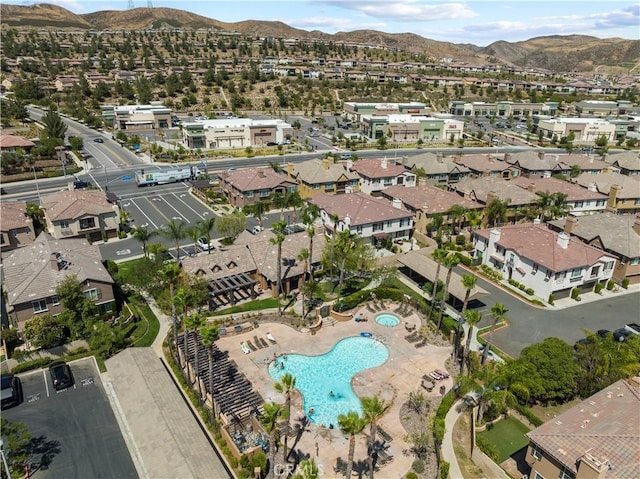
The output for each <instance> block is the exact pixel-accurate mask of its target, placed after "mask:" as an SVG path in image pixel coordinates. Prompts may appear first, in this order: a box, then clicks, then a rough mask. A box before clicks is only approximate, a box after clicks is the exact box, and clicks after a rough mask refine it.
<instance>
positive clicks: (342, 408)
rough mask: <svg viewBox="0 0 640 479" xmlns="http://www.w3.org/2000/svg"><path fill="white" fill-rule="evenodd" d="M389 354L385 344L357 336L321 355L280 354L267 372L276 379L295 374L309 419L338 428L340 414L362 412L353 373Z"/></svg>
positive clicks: (379, 361) (373, 365) (376, 363)
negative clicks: (353, 381)
mask: <svg viewBox="0 0 640 479" xmlns="http://www.w3.org/2000/svg"><path fill="white" fill-rule="evenodd" d="M388 357H389V351H388V350H387V348H386V346H385V345H384V344H382V343H381V342H379V341H377V340H375V339H373V338H364V337H361V336H357V337H352V338H346V339H343V340H341V341H339V342H338V343H336V345H335V346H334V347H333V349H332V350H331V351H329V352H328V353H326V354H323V355H321V356H304V355H302V354H288V355H287V358H286V359H283V358H282V357H279V358H278V359H277V360H276V361H274V362H272V363H271V364H270V365H269V374H270V375H271V377H272V378H273V379H274V380H275V381H279V380H280V378H281V377H282V375H283V374H285V373H290V374H291V375H293V376H295V378H296V389H298V390H299V391H300V392H301V393H302V396H303V398H304V410H305V413H306V414H307V417H308V418H309V420H310V421H311V422H313V423H315V424H318V425H321V424H323V425H324V426H326V427H329V425H330V424H333V426H334V427H336V428H337V427H338V415H339V414H346V413H348V412H349V411H356V412H357V413H358V414H360V413H361V412H362V408H361V406H360V399H358V396H356V395H355V393H354V392H353V389H351V378H353V375H354V374H356V373H357V372H359V371H362V370H364V369H369V368H375V367H377V366H380V365H381V364H384V362H385V361H386V360H387V358H388ZM281 364H282V365H283V366H284V367H283V368H281V367H280V365H281ZM332 393H333V395H332ZM310 409H313V413H312V414H309V410H310ZM292 415H293V414H292Z"/></svg>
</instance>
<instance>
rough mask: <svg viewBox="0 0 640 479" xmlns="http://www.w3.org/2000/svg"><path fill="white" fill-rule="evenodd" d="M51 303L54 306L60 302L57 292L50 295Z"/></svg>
mask: <svg viewBox="0 0 640 479" xmlns="http://www.w3.org/2000/svg"><path fill="white" fill-rule="evenodd" d="M51 304H52V305H54V306H58V305H59V304H60V298H58V295H57V294H54V295H53V296H51Z"/></svg>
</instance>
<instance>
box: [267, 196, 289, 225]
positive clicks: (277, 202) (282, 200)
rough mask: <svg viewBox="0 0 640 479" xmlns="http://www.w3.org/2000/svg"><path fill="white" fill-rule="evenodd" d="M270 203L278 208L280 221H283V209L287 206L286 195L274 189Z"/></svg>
mask: <svg viewBox="0 0 640 479" xmlns="http://www.w3.org/2000/svg"><path fill="white" fill-rule="evenodd" d="M271 203H272V204H273V206H274V207H276V208H279V209H280V221H284V209H285V208H286V207H287V197H286V196H285V195H283V194H282V193H280V192H278V191H276V192H275V193H273V194H272V195H271Z"/></svg>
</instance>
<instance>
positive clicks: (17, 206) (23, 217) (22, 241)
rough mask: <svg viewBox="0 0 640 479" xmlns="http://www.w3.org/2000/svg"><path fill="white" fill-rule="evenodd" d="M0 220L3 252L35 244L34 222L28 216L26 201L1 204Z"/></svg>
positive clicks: (0, 243) (3, 202)
mask: <svg viewBox="0 0 640 479" xmlns="http://www.w3.org/2000/svg"><path fill="white" fill-rule="evenodd" d="M0 219H1V221H0V233H1V234H2V240H1V241H0V245H1V246H2V252H5V251H9V250H12V249H15V248H18V247H20V246H24V245H27V244H29V243H33V241H34V240H35V239H36V235H35V230H34V228H33V220H32V219H31V218H30V217H29V216H27V203H26V202H25V201H2V202H0Z"/></svg>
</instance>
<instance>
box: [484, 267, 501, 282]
mask: <svg viewBox="0 0 640 479" xmlns="http://www.w3.org/2000/svg"><path fill="white" fill-rule="evenodd" d="M480 272H481V273H482V274H483V275H484V276H486V277H487V278H489V279H491V280H493V281H502V273H501V272H500V271H496V270H495V269H493V268H491V267H490V266H488V265H486V264H483V265H480Z"/></svg>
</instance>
